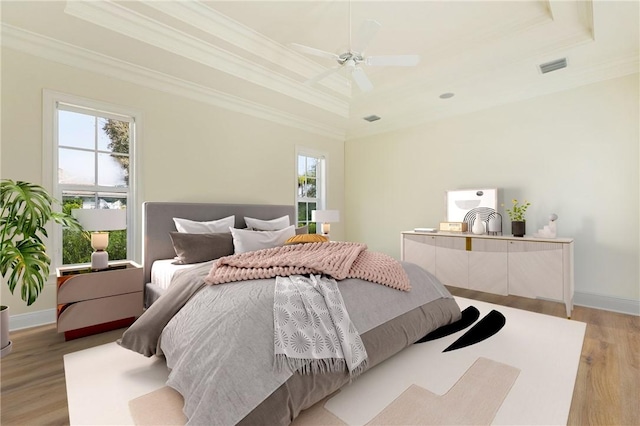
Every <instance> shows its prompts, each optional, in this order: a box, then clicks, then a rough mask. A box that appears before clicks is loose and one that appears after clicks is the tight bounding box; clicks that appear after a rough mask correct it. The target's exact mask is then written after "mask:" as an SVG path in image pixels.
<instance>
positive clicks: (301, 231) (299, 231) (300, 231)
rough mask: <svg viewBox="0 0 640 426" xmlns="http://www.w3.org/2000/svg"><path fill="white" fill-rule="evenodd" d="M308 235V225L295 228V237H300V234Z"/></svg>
mask: <svg viewBox="0 0 640 426" xmlns="http://www.w3.org/2000/svg"><path fill="white" fill-rule="evenodd" d="M308 233H309V225H305V226H301V227H299V228H296V235H302V234H308Z"/></svg>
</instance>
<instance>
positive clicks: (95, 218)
mask: <svg viewBox="0 0 640 426" xmlns="http://www.w3.org/2000/svg"><path fill="white" fill-rule="evenodd" d="M71 214H72V215H73V217H75V218H76V219H78V222H80V225H82V227H83V228H84V230H85V231H91V247H93V249H94V250H95V251H94V252H93V253H91V269H106V268H108V267H109V254H108V253H107V250H106V249H107V246H108V245H109V232H108V231H116V230H119V229H126V228H127V211H126V210H124V209H73V210H71Z"/></svg>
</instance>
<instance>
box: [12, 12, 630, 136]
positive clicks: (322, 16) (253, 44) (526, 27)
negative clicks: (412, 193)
mask: <svg viewBox="0 0 640 426" xmlns="http://www.w3.org/2000/svg"><path fill="white" fill-rule="evenodd" d="M638 5H639V3H638V2H635V1H573V0H551V1H510V2H489V1H468V2H457V1H408V2H401V1H352V2H351V3H349V2H346V1H302V0H300V1H280V2H277V1H275V2H274V1H84V0H73V1H69V2H63V1H44V2H33V1H6V0H5V1H2V3H1V7H2V44H3V45H4V46H6V47H8V48H12V49H16V50H21V51H25V52H27V53H30V54H34V55H38V56H43V57H45V58H47V59H50V60H54V61H58V62H62V63H66V64H70V65H74V66H77V67H80V68H84V69H89V70H92V71H96V72H101V73H104V74H107V75H111V76H114V77H117V78H121V79H123V80H127V81H131V82H134V83H136V84H141V85H145V86H149V87H153V88H156V89H159V90H163V91H166V92H169V93H174V94H179V95H183V96H187V97H190V98H193V99H197V100H199V101H203V102H207V103H210V104H213V105H218V106H221V107H224V108H229V109H233V110H236V111H240V112H243V113H247V114H251V115H254V116H258V117H261V118H264V119H267V120H272V121H275V122H279V123H282V124H285V125H289V126H293V127H297V128H302V129H306V130H309V131H311V132H314V133H318V134H321V135H324V136H328V137H331V138H334V139H338V140H345V139H349V138H354V137H359V136H365V135H369V134H375V133H381V132H385V131H390V130H396V129H401V128H404V127H407V126H411V125H415V124H420V123H424V122H427V121H433V120H438V119H442V118H445V117H451V116H454V115H459V114H464V113H468V112H472V111H476V110H479V109H484V108H489V107H492V106H495V105H501V104H505V103H509V102H515V101H518V100H522V99H527V98H531V97H535V96H540V95H544V94H548V93H553V92H557V91H561V90H566V89H569V88H572V87H577V86H580V85H585V84H590V83H593V82H597V81H601V80H606V79H610V78H615V77H619V76H623V75H628V74H631V73H635V72H638V67H639V62H638V61H639V59H638V54H639V43H638V40H639V30H638V27H639V18H638V17H639V7H638ZM349 7H350V8H351V22H349ZM367 19H374V20H376V21H378V22H379V23H380V24H381V29H380V31H379V32H378V34H377V35H376V37H375V38H374V39H373V41H372V42H371V44H370V45H369V47H368V48H367V50H366V52H365V53H366V54H367V55H369V56H376V55H401V54H419V55H420V57H421V61H420V63H419V64H418V66H415V67H370V66H366V65H364V70H365V72H366V73H367V75H368V76H369V79H370V80H371V82H372V83H373V85H374V89H373V90H372V91H370V92H366V93H363V92H361V91H360V90H359V89H358V87H357V86H355V85H352V83H351V81H350V79H349V78H348V75H346V74H343V73H336V74H333V75H332V76H331V77H330V78H327V79H324V80H322V81H321V82H320V83H318V84H316V85H313V86H309V85H307V84H305V81H306V80H307V79H309V78H312V77H313V76H315V75H317V74H319V73H321V72H323V71H325V70H326V69H327V68H330V67H333V66H334V65H336V64H335V63H334V62H333V61H332V60H330V59H324V58H319V57H314V56H307V55H304V54H301V53H299V52H297V51H295V50H293V49H292V48H291V47H290V44H291V43H299V44H304V45H307V46H311V47H315V48H318V49H321V50H324V51H327V52H332V53H338V54H339V53H342V52H344V51H345V50H346V49H347V46H348V44H349V32H350V31H349V28H350V26H351V32H352V34H356V33H357V30H358V29H359V27H360V25H361V24H362V22H364V21H365V20H367ZM560 58H566V60H567V64H568V66H567V68H565V69H561V70H558V71H554V72H552V73H548V74H542V73H541V72H540V70H539V68H538V66H539V65H540V64H542V63H545V62H549V61H553V60H556V59H560ZM443 93H454V94H455V96H453V97H450V98H448V99H442V98H440V95H441V94H443ZM370 115H377V116H380V117H381V119H380V120H377V121H374V122H368V121H365V120H363V117H365V116H370Z"/></svg>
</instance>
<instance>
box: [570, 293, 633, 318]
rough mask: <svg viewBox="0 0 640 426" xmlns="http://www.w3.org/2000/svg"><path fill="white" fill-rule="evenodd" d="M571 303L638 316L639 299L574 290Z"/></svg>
mask: <svg viewBox="0 0 640 426" xmlns="http://www.w3.org/2000/svg"><path fill="white" fill-rule="evenodd" d="M573 304H574V305H578V306H586V307H588V308H596V309H604V310H605V311H613V312H620V313H622V314H629V315H636V316H640V300H632V299H620V298H617V297H611V296H603V295H601V294H593V293H582V292H578V291H576V292H575V293H574V295H573Z"/></svg>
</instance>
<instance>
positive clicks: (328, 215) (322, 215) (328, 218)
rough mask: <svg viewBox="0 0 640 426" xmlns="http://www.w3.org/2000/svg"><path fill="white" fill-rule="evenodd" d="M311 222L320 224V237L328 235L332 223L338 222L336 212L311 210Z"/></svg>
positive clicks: (338, 218) (337, 213) (337, 212)
mask: <svg viewBox="0 0 640 426" xmlns="http://www.w3.org/2000/svg"><path fill="white" fill-rule="evenodd" d="M311 222H322V235H329V231H330V230H331V223H332V222H340V212H339V211H338V210H311Z"/></svg>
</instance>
